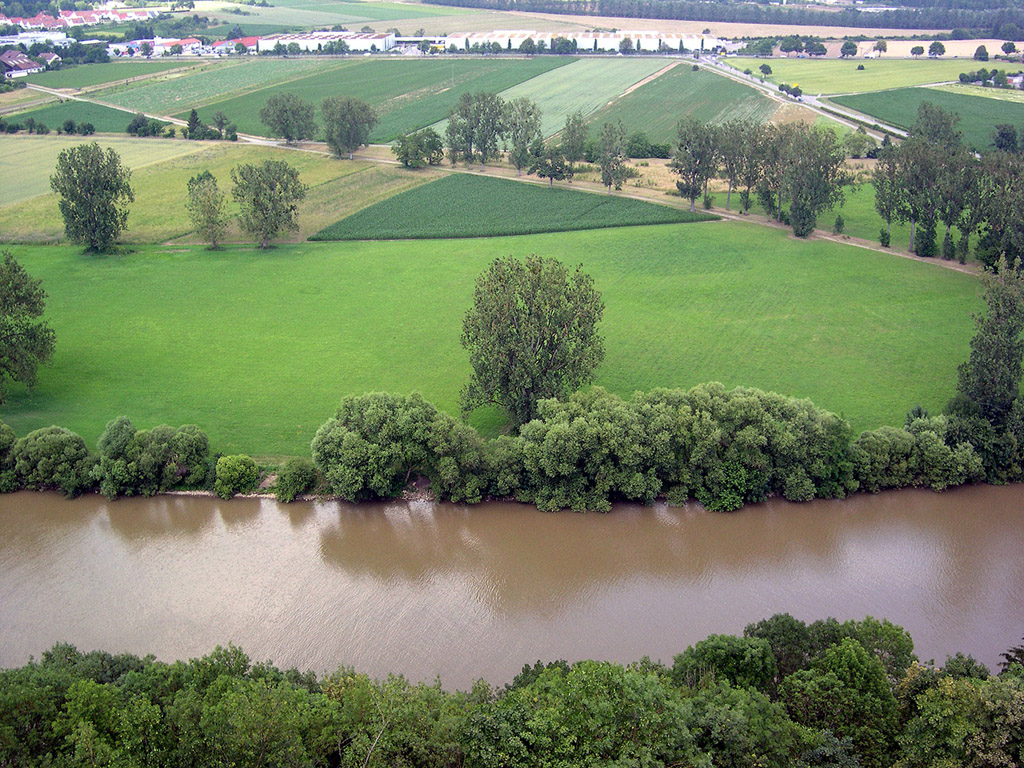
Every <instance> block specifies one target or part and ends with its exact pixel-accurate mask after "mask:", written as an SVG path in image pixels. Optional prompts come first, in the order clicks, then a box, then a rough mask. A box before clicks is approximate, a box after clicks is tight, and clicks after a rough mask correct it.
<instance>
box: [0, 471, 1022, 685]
mask: <svg viewBox="0 0 1024 768" xmlns="http://www.w3.org/2000/svg"><path fill="white" fill-rule="evenodd" d="M0 532H2V536H0V666H15V665H20V664H23V663H25V662H26V661H27V660H28V658H29V656H30V655H35V656H37V657H38V656H39V654H40V653H41V652H42V651H43V650H45V649H47V648H49V647H50V646H51V645H52V644H53V643H55V642H57V641H67V642H71V643H74V644H75V645H77V646H78V647H79V648H80V649H82V650H87V649H92V648H103V649H105V650H109V651H112V652H118V651H130V652H133V653H138V654H146V653H154V654H156V656H157V657H159V658H163V659H174V658H188V657H192V656H198V655H202V654H204V653H207V652H209V651H210V650H212V648H213V647H214V646H215V645H217V644H222V645H224V644H227V643H228V642H234V643H236V644H238V645H241V646H242V647H243V648H244V649H245V650H246V651H247V652H248V653H249V655H250V656H251V657H252V658H254V659H257V660H265V659H270V660H272V661H274V662H275V663H276V664H277V665H278V666H281V667H289V666H296V667H299V668H300V669H315V670H317V671H326V670H333V669H335V668H336V667H337V666H339V665H340V664H346V665H352V666H354V667H355V668H356V669H358V670H360V671H363V672H367V673H370V674H371V675H374V676H382V675H385V674H386V673H388V672H396V673H398V672H400V673H403V674H405V675H406V676H408V677H410V678H412V679H414V680H432V679H433V678H434V677H435V676H437V675H439V676H440V677H441V680H442V682H443V684H444V685H445V687H448V688H465V687H467V686H468V685H470V683H471V682H472V680H473V679H475V678H478V677H483V678H486V679H487V680H489V681H490V682H492V683H502V682H505V681H507V680H509V679H510V678H511V677H512V676H513V675H514V674H515V673H516V672H518V671H519V669H520V668H521V667H522V665H523V664H524V663H526V662H531V663H532V662H533V661H535V660H537V659H544V660H553V659H558V658H565V659H568V660H575V659H580V658H599V659H611V660H615V661H621V662H627V661H632V660H635V659H638V658H640V657H641V656H643V655H645V654H646V655H649V656H651V657H652V658H655V659H658V658H660V659H662V660H663V661H667V662H671V659H672V656H673V655H674V654H676V653H678V652H680V651H682V650H683V649H684V648H686V646H688V645H690V644H692V643H694V642H696V641H697V640H700V639H702V638H703V637H705V636H707V635H708V634H711V633H716V632H725V633H737V634H738V633H740V632H742V630H743V627H744V625H745V624H747V623H748V622H751V621H755V620H757V619H760V618H762V617H766V616H769V615H771V614H773V613H776V612H781V611H788V612H789V613H792V614H793V615H795V616H797V617H798V618H801V619H804V620H807V621H811V620H814V619H817V618H824V617H826V616H836V617H837V618H840V619H848V618H863V617H864V616H865V615H873V616H876V617H879V618H882V617H884V618H888V619H891V620H892V621H894V622H896V623H898V624H902V625H903V626H904V627H906V628H907V629H908V630H910V632H911V634H912V635H913V637H914V640H915V643H916V647H917V652H918V655H919V656H920V657H921V658H922V659H930V658H936V659H937V660H939V661H942V660H943V659H944V658H945V656H946V655H947V654H949V653H953V652H955V651H958V650H960V651H964V652H965V653H971V654H973V655H975V656H976V657H977V658H979V659H981V660H982V661H984V662H985V663H986V664H988V665H989V666H995V665H996V664H997V663H998V660H999V653H1000V652H1002V651H1004V650H1006V649H1007V648H1009V647H1010V646H1011V645H1015V644H1017V642H1018V641H1019V640H1020V638H1021V636H1022V635H1024V486H1010V487H1002V488H996V487H988V486H979V487H973V488H964V489H958V490H955V491H951V492H947V493H943V494H935V493H931V492H930V491H900V492H896V493H887V494H881V495H878V496H870V495H858V496H855V497H853V498H852V499H847V500H844V501H841V502H826V501H818V502H812V503H808V504H789V503H786V502H782V501H772V502H769V503H767V504H762V505H758V506H755V507H750V508H747V509H744V510H742V511H740V512H737V513H734V514H729V515H722V514H710V513H706V512H703V511H701V510H699V509H696V508H672V507H667V506H664V505H656V506H653V507H639V506H629V505H620V506H617V507H615V509H614V511H613V512H612V513H610V514H607V515H597V514H590V515H578V514H572V513H561V514H544V513H540V512H537V511H536V510H534V509H532V508H529V507H524V506H520V505H514V504H485V505H480V506H477V507H460V506H454V505H434V504H430V503H426V502H397V503H388V504H363V505H359V506H352V505H347V504H341V503H334V502H331V503H317V504H312V503H296V504H291V505H279V504H277V503H275V502H273V501H269V500H233V501H230V502H223V501H220V500H216V499H210V498H197V497H161V498H157V499H121V500H118V501H116V502H107V501H105V500H104V499H102V498H100V497H96V496H89V497H85V498H81V499H76V500H74V501H65V500H63V499H61V498H60V497H59V496H56V495H53V494H34V493H18V494H13V495H8V496H0Z"/></svg>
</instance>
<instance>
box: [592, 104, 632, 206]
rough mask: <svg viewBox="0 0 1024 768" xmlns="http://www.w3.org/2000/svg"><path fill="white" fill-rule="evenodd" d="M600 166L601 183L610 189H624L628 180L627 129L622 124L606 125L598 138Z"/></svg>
mask: <svg viewBox="0 0 1024 768" xmlns="http://www.w3.org/2000/svg"><path fill="white" fill-rule="evenodd" d="M598 165H599V166H600V167H601V183H602V184H604V185H605V186H606V187H608V194H609V195H610V194H611V193H612V187H615V188H616V189H622V182H624V181H625V180H626V129H625V128H623V127H622V122H621V121H619V122H617V123H605V124H604V125H602V126H601V133H600V135H599V137H598Z"/></svg>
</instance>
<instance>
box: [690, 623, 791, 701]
mask: <svg viewBox="0 0 1024 768" xmlns="http://www.w3.org/2000/svg"><path fill="white" fill-rule="evenodd" d="M777 674H778V667H777V666H776V663H775V655H774V654H773V653H772V647H771V645H770V644H769V643H768V641H767V640H764V639H762V638H759V637H734V636H732V635H709V636H708V637H707V638H705V639H704V640H701V641H700V642H698V643H697V644H696V645H692V646H690V647H689V648H687V649H686V650H685V651H684V652H683V653H680V654H678V655H677V656H676V657H675V659H674V663H673V664H672V682H674V683H675V684H676V685H678V686H688V687H690V688H696V687H697V686H698V685H699V684H700V683H701V680H702V679H703V678H708V677H710V678H711V679H713V680H715V681H716V682H721V681H727V682H729V683H730V684H731V685H734V686H736V687H738V688H756V689H757V690H759V691H761V692H762V693H768V691H769V689H770V688H771V686H772V684H773V682H774V680H775V677H776V675H777Z"/></svg>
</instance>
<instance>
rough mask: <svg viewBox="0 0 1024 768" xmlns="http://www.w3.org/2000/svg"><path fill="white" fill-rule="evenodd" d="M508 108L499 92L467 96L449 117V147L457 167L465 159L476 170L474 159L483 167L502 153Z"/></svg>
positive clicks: (447, 140)
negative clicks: (501, 143) (500, 148)
mask: <svg viewBox="0 0 1024 768" xmlns="http://www.w3.org/2000/svg"><path fill="white" fill-rule="evenodd" d="M504 115H505V107H504V102H503V101H502V99H501V97H500V96H498V94H496V93H487V92H484V91H481V92H479V93H464V94H462V96H460V97H459V103H458V104H457V105H456V106H455V107H454V108H453V109H452V111H451V113H450V114H449V115H448V127H447V128H446V129H445V146H446V147H447V149H448V156H449V158H450V159H451V162H452V165H454V164H455V163H456V162H457V161H458V160H459V159H464V160H465V161H466V162H467V163H468V164H469V166H470V167H471V168H472V166H473V160H474V159H475V158H477V157H479V158H480V165H481V167H483V165H484V164H485V163H486V162H487V159H488V158H489V157H491V156H493V155H494V154H496V153H497V151H498V141H499V140H500V139H501V138H502V137H503V136H504V135H505V125H504Z"/></svg>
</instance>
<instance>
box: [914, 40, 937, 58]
mask: <svg viewBox="0 0 1024 768" xmlns="http://www.w3.org/2000/svg"><path fill="white" fill-rule="evenodd" d="M911 53H913V51H911ZM945 54H946V46H944V45H943V44H942V43H940V42H939V41H938V40H936V41H935V42H934V43H932V44H931V45H929V46H928V55H929V56H944V55H945Z"/></svg>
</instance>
